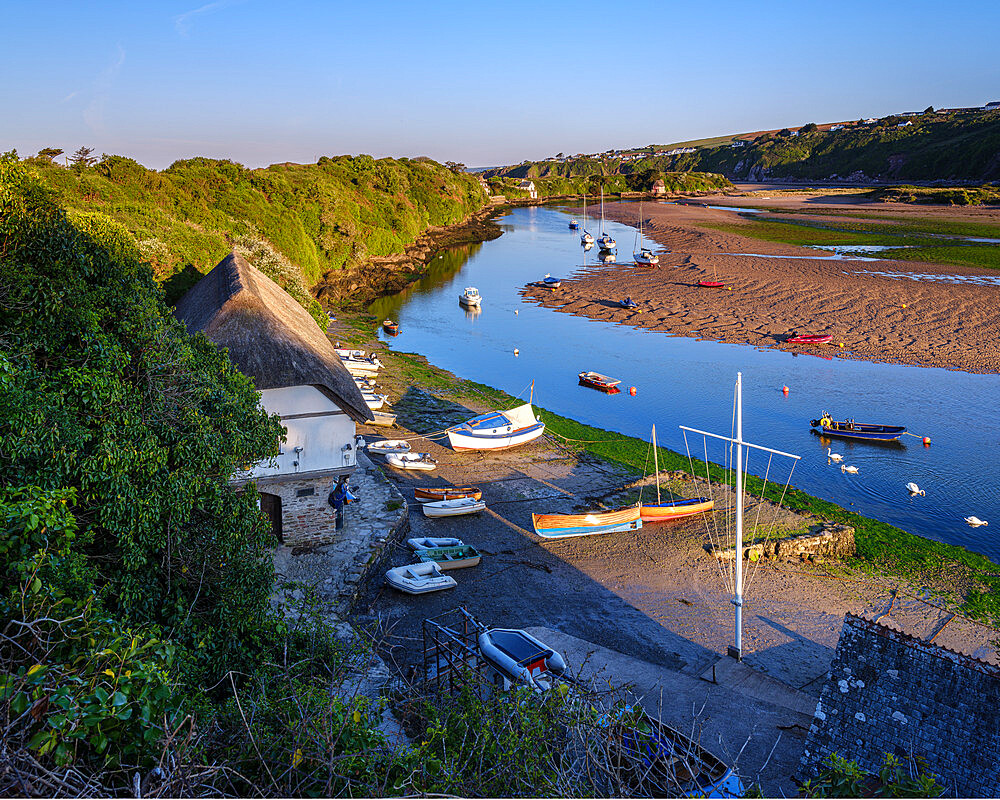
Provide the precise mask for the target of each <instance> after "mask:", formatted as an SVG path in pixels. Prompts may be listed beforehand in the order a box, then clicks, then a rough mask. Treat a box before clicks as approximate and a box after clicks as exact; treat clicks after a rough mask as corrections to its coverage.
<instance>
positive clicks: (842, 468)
mask: <svg viewBox="0 0 1000 800" xmlns="http://www.w3.org/2000/svg"><path fill="white" fill-rule="evenodd" d="M840 471H841V472H850V473H851V474H852V475H857V474H858V468H857V467H845V466H844V465H843V464H841V465H840Z"/></svg>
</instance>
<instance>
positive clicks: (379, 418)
mask: <svg viewBox="0 0 1000 800" xmlns="http://www.w3.org/2000/svg"><path fill="white" fill-rule="evenodd" d="M372 416H373V417H374V418H375V419H373V420H370V421H369V422H368V424H369V425H375V426H377V427H379V428H392V427H393V426H395V424H396V415H395V414H389V413H386V412H385V411H372Z"/></svg>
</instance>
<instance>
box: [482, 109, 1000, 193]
mask: <svg viewBox="0 0 1000 800" xmlns="http://www.w3.org/2000/svg"><path fill="white" fill-rule="evenodd" d="M837 127H839V126H838V125H833V124H829V123H827V124H824V125H819V126H817V125H806V126H803V127H802V128H800V129H798V130H795V131H793V130H789V129H783V130H781V131H776V132H764V133H761V134H760V135H758V136H753V135H751V134H741V135H737V136H725V137H716V138H714V139H703V140H699V141H698V142H697V143H681V144H680V145H671V146H670V149H667V146H663V147H660V146H650V147H645V148H632V149H630V150H625V151H618V150H616V151H611V152H609V153H604V154H597V155H581V156H574V157H570V158H565V157H562V158H560V157H557V158H553V159H549V160H546V161H538V162H523V163H521V164H517V165H514V166H511V167H504V168H501V169H499V170H491V171H488V172H487V173H486V174H487V175H504V176H510V177H519V178H524V177H527V178H550V177H590V176H613V175H624V176H637V175H640V174H642V173H644V172H648V171H650V170H659V171H661V172H670V171H678V172H701V173H721V174H722V175H725V176H726V177H727V178H729V179H730V180H734V181H741V180H742V181H769V180H781V179H788V180H837V179H842V180H850V181H852V182H866V181H886V182H897V181H942V182H963V183H964V182H976V183H982V182H989V181H996V180H1000V111H972V112H949V113H935V112H933V111H928V112H925V113H923V114H917V115H912V116H905V117H901V116H890V117H884V118H883V119H880V120H872V121H870V122H867V123H866V122H864V121H858V122H854V123H844V127H843V128H841V129H839V130H833V128H837ZM748 137H749V138H748ZM679 151H687V152H679ZM560 156H561V154H560Z"/></svg>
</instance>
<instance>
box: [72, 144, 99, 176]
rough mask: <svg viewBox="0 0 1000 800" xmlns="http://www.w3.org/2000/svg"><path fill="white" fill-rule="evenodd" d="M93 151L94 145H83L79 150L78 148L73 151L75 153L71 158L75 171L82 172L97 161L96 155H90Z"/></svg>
mask: <svg viewBox="0 0 1000 800" xmlns="http://www.w3.org/2000/svg"><path fill="white" fill-rule="evenodd" d="M93 152H94V148H93V147H83V146H81V147H80V149H79V150H77V151H76V152H75V153H73V155H71V156H70V157H69V160H70V161H71V162H72V164H73V166H72V169H73V170H74V171H75V172H82V171H83V169H84V168H85V167H89V166H90V165H91V164H93V163H94V162H95V161H97V158H96V157H94V156H92V155H90V154H91V153H93Z"/></svg>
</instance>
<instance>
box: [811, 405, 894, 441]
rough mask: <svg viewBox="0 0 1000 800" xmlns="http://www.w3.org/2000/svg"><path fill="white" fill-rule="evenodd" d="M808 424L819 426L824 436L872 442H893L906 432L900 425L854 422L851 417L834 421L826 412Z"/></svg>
mask: <svg viewBox="0 0 1000 800" xmlns="http://www.w3.org/2000/svg"><path fill="white" fill-rule="evenodd" d="M809 424H810V425H812V426H813V427H814V428H817V427H818V428H820V430H821V431H822V432H823V433H824V434H825V435H826V436H836V437H838V438H840V439H861V440H867V441H872V442H894V441H896V440H897V439H898V438H899V437H900V436H902V435H903V434H904V433H906V428H905V427H903V426H902V425H873V424H872V423H869V422H855V421H854V420H853V419H849V420H844V421H843V422H834V421H833V418H832V417H831V416H830V415H829V414H827V413H826V412H824V413H823V416H822V417H820V418H819V419H814V420H810V422H809Z"/></svg>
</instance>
